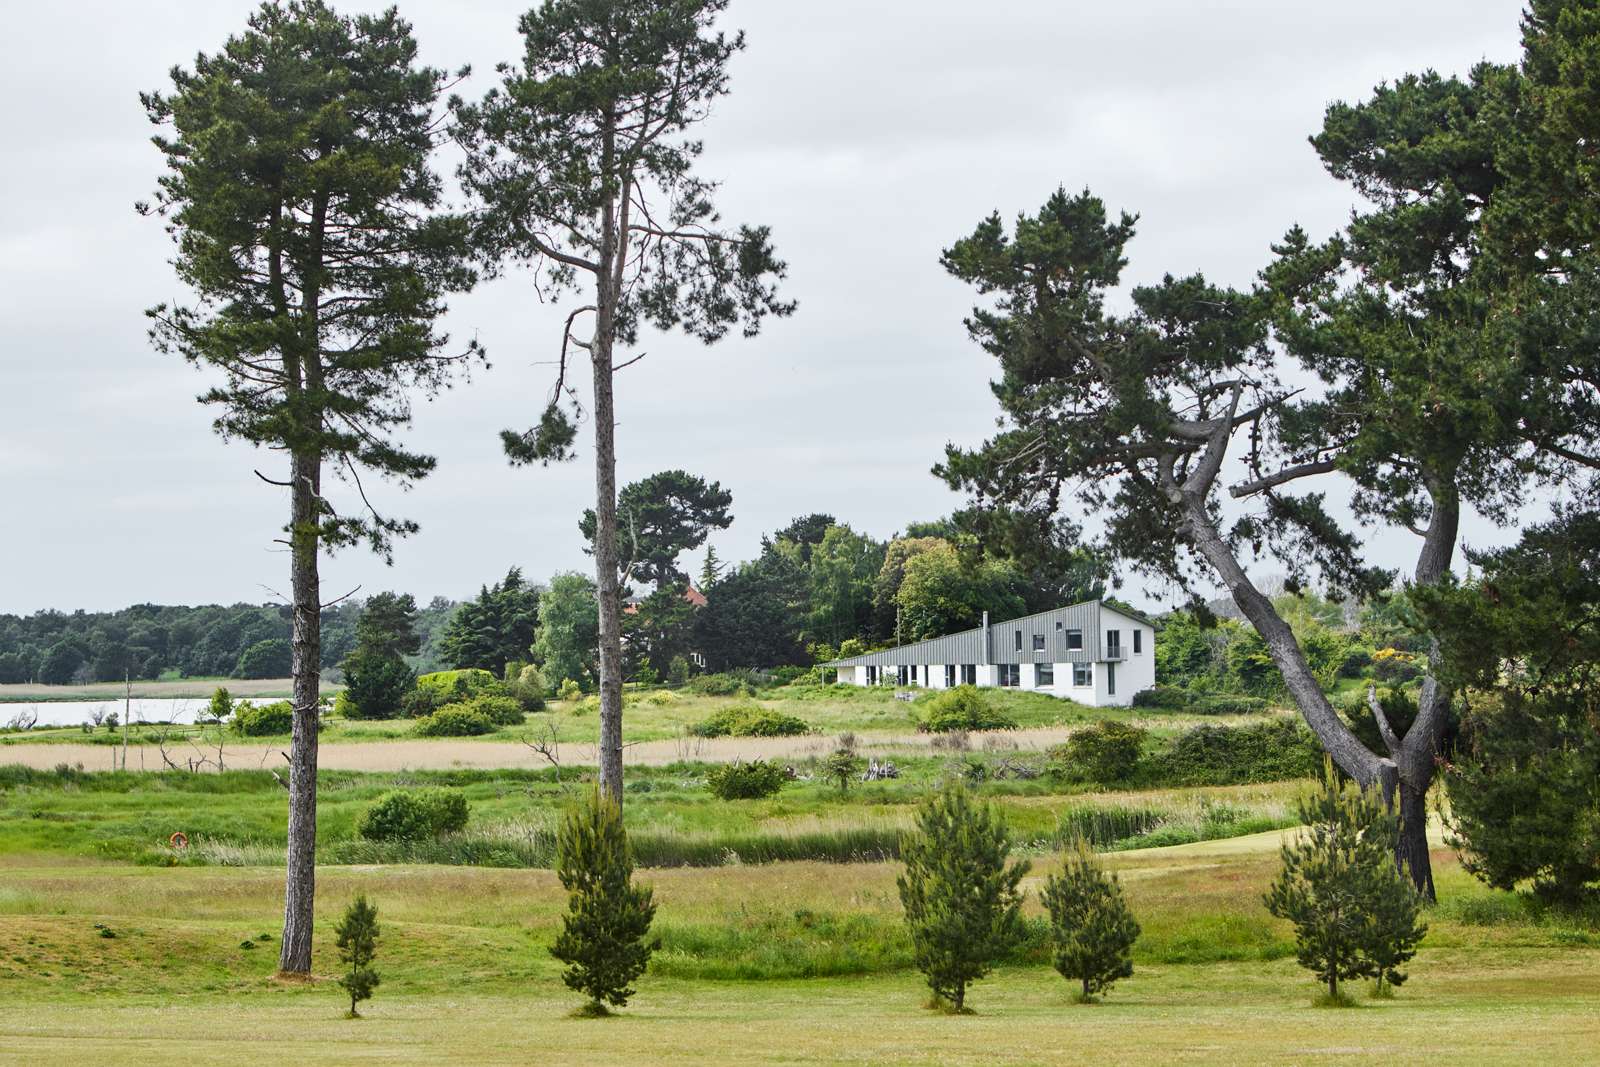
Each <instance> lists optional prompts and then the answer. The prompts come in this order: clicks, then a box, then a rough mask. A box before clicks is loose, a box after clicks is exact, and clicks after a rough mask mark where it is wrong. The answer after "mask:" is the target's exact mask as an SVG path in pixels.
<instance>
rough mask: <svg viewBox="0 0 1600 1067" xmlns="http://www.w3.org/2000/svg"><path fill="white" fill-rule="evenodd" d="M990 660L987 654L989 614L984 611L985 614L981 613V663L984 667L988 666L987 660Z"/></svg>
mask: <svg viewBox="0 0 1600 1067" xmlns="http://www.w3.org/2000/svg"><path fill="white" fill-rule="evenodd" d="M992 658H993V657H992V656H990V654H989V613H988V612H987V611H986V612H984V613H983V663H984V666H988V664H989V660H990V659H992Z"/></svg>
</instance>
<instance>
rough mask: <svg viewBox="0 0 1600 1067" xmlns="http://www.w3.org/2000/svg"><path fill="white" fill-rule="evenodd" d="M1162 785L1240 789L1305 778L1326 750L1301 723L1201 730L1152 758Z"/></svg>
mask: <svg viewBox="0 0 1600 1067" xmlns="http://www.w3.org/2000/svg"><path fill="white" fill-rule="evenodd" d="M1149 763H1150V769H1151V771H1152V775H1151V776H1152V777H1153V778H1154V779H1155V780H1157V781H1159V782H1161V783H1162V784H1163V785H1236V784H1241V783H1245V782H1281V781H1284V780H1286V779H1290V778H1306V777H1310V776H1313V775H1315V774H1316V773H1317V768H1318V767H1320V766H1321V765H1322V749H1321V747H1320V746H1319V745H1318V744H1317V740H1316V738H1315V737H1314V736H1313V735H1312V733H1311V731H1310V730H1308V729H1307V728H1306V727H1305V725H1304V724H1303V723H1301V722H1300V720H1299V719H1293V718H1289V717H1287V716H1286V717H1283V718H1277V719H1270V720H1268V721H1266V722H1255V723H1250V724H1249V725H1246V726H1196V727H1195V728H1194V729H1192V730H1187V731H1185V732H1184V733H1182V734H1179V735H1178V737H1177V738H1175V739H1174V740H1173V742H1172V745H1171V747H1169V748H1168V749H1167V750H1166V751H1165V752H1162V753H1159V754H1157V755H1156V756H1153V757H1151V758H1150V760H1149Z"/></svg>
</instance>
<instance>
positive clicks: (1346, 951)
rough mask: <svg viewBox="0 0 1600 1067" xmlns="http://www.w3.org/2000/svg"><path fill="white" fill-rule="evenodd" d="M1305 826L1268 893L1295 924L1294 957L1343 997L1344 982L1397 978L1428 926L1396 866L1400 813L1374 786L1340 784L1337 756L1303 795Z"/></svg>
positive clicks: (1334, 997) (1286, 850) (1394, 981)
mask: <svg viewBox="0 0 1600 1067" xmlns="http://www.w3.org/2000/svg"><path fill="white" fill-rule="evenodd" d="M1300 819H1301V821H1302V822H1304V823H1305V824H1306V826H1307V832H1306V834H1305V835H1304V836H1303V837H1301V838H1300V839H1298V840H1296V841H1294V842H1292V843H1290V844H1286V845H1284V846H1283V870H1282V871H1281V872H1280V873H1279V875H1278V877H1277V879H1276V880H1275V881H1274V882H1273V883H1272V888H1271V889H1270V890H1269V891H1268V892H1267V894H1266V898H1265V899H1266V904H1267V910H1268V911H1270V912H1272V914H1273V915H1276V916H1277V917H1278V918H1280V919H1288V920H1289V921H1290V922H1292V923H1293V924H1294V929H1295V943H1296V947H1297V951H1296V958H1297V959H1298V960H1299V961H1300V966H1302V967H1304V968H1306V969H1307V970H1309V971H1311V972H1313V973H1314V974H1316V976H1317V979H1318V980H1319V981H1321V982H1322V983H1323V984H1324V985H1326V986H1327V989H1328V999H1329V1000H1330V1001H1335V1002H1336V1001H1338V1000H1339V983H1340V982H1343V981H1348V980H1350V979H1355V978H1373V979H1376V980H1377V982H1378V989H1379V990H1380V991H1382V990H1384V989H1385V988H1387V987H1388V986H1393V985H1399V984H1400V983H1401V982H1403V981H1405V975H1404V973H1402V972H1401V971H1400V970H1399V967H1400V965H1401V964H1403V963H1405V962H1406V961H1407V960H1409V959H1411V957H1412V956H1414V955H1416V946H1417V943H1418V942H1420V941H1421V940H1422V936H1423V934H1425V933H1426V932H1427V929H1428V928H1427V925H1426V924H1425V923H1421V922H1419V921H1418V911H1419V909H1420V902H1419V899H1418V896H1417V893H1416V891H1415V889H1414V888H1413V887H1412V885H1411V884H1410V882H1409V881H1408V880H1407V875H1406V874H1405V873H1404V872H1402V871H1400V870H1399V869H1397V868H1396V867H1395V865H1394V860H1393V854H1392V852H1391V847H1392V846H1391V842H1392V841H1393V840H1394V833H1395V819H1396V816H1395V815H1394V814H1392V813H1390V812H1388V811H1386V810H1385V808H1384V805H1383V800H1382V799H1381V797H1380V795H1379V793H1378V792H1377V790H1375V789H1366V790H1360V789H1357V788H1356V787H1354V786H1345V785H1342V784H1341V783H1340V781H1339V778H1338V776H1337V775H1336V773H1335V772H1334V769H1333V760H1332V758H1331V757H1329V758H1327V759H1326V760H1325V762H1324V767H1323V776H1322V785H1321V787H1320V788H1319V789H1318V790H1317V791H1316V792H1314V793H1313V794H1311V795H1310V796H1308V797H1304V798H1302V799H1301V801H1300Z"/></svg>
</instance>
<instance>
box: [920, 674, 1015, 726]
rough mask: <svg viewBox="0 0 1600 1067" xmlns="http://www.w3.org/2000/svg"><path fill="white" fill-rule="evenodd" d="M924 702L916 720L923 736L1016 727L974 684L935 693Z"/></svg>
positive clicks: (1013, 721)
mask: <svg viewBox="0 0 1600 1067" xmlns="http://www.w3.org/2000/svg"><path fill="white" fill-rule="evenodd" d="M925 701H926V704H925V710H924V711H923V713H922V714H921V715H920V716H918V717H917V729H918V730H920V731H922V732H923V733H933V734H944V733H950V732H951V731H953V730H1015V729H1016V728H1017V720H1015V719H1013V718H1011V717H1010V716H1009V715H1006V714H1004V713H1002V712H1000V711H997V710H996V709H995V707H994V705H993V704H991V703H990V702H989V698H988V697H986V696H984V695H983V691H982V690H980V689H979V688H978V687H977V686H975V685H958V686H956V687H955V688H954V689H946V690H944V691H943V692H941V693H935V694H934V695H933V696H931V697H927V698H925Z"/></svg>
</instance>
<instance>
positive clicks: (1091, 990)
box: [1044, 838, 1139, 1003]
mask: <svg viewBox="0 0 1600 1067" xmlns="http://www.w3.org/2000/svg"><path fill="white" fill-rule="evenodd" d="M1044 906H1045V909H1046V910H1047V911H1049V913H1050V934H1051V940H1052V941H1053V942H1054V943H1055V965H1056V970H1058V971H1060V972H1061V977H1063V978H1066V979H1068V980H1069V981H1070V980H1072V979H1077V980H1078V981H1080V982H1081V983H1083V989H1082V991H1081V992H1080V993H1079V995H1078V1000H1079V1002H1080V1003H1088V1002H1089V1001H1090V1000H1092V999H1093V997H1094V995H1095V994H1096V993H1099V992H1101V991H1102V990H1107V989H1110V988H1111V985H1112V983H1113V982H1115V981H1116V980H1117V979H1119V978H1127V977H1128V976H1129V975H1131V974H1133V951H1132V950H1133V943H1134V941H1136V940H1138V937H1139V924H1138V922H1136V921H1135V920H1134V918H1133V913H1132V912H1130V911H1129V910H1128V905H1127V903H1126V902H1125V901H1124V900H1123V899H1122V886H1121V885H1119V884H1118V882H1117V876H1116V875H1115V874H1110V873H1108V872H1107V871H1106V870H1105V869H1104V868H1103V867H1101V866H1100V864H1099V863H1098V862H1097V861H1096V860H1095V858H1094V853H1092V852H1091V851H1090V850H1089V845H1088V843H1087V842H1085V841H1084V840H1083V839H1082V838H1079V839H1078V840H1077V841H1076V842H1075V843H1074V845H1073V847H1072V849H1071V850H1070V851H1069V852H1068V853H1067V856H1066V860H1065V862H1064V863H1063V865H1062V868H1061V871H1060V872H1059V873H1057V874H1052V875H1051V876H1050V877H1049V879H1047V880H1046V881H1045V886H1044Z"/></svg>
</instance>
